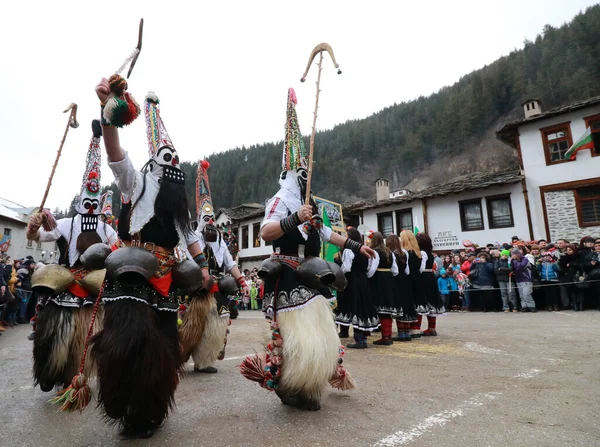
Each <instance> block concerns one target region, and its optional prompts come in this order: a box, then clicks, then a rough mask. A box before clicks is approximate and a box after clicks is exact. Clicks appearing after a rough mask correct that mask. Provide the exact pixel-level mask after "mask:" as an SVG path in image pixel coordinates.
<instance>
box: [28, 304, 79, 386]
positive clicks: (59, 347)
mask: <svg viewBox="0 0 600 447" xmlns="http://www.w3.org/2000/svg"><path fill="white" fill-rule="evenodd" d="M73 329H74V324H73V309H71V308H69V307H61V306H58V305H56V304H54V303H52V302H49V303H48V304H47V305H46V306H45V307H44V308H43V309H42V310H41V312H40V315H39V319H38V322H37V329H36V333H35V338H34V339H33V378H34V384H35V385H40V388H41V389H42V391H46V392H47V391H51V390H52V388H54V385H55V384H56V383H57V382H63V379H64V373H65V368H66V366H67V363H68V361H69V348H70V346H71V341H72V338H73ZM69 383H70V382H69V381H67V382H65V383H64V384H65V386H68V385H69Z"/></svg>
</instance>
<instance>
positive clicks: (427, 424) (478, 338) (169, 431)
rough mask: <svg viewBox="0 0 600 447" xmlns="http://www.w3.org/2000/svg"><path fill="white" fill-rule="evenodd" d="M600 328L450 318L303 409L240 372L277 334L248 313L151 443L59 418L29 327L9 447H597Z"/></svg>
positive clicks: (389, 350) (3, 367) (354, 363)
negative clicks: (38, 383) (41, 383)
mask: <svg viewBox="0 0 600 447" xmlns="http://www.w3.org/2000/svg"><path fill="white" fill-rule="evenodd" d="M424 324H425V323H424ZM599 326H600V312H598V311H586V312H577V313H574V312H538V313H537V314H503V313H488V314H475V313H473V314H450V315H448V316H445V317H442V318H439V321H438V334H439V336H438V337H431V338H422V339H420V340H418V341H413V342H411V343H395V344H394V345H393V346H391V347H377V348H376V347H374V346H371V347H370V348H369V349H366V350H360V351H349V352H348V354H347V355H346V363H345V364H346V365H347V368H348V370H349V371H350V372H351V373H352V375H353V376H354V378H355V380H356V382H357V383H358V389H356V390H353V391H350V392H344V393H342V392H338V391H333V390H332V391H330V392H328V393H326V395H325V397H324V399H323V402H322V404H323V408H322V410H321V411H319V412H315V413H304V412H299V411H297V410H294V409H292V408H289V407H284V406H283V405H281V404H280V402H279V399H278V398H277V397H276V396H275V395H274V394H270V393H268V392H266V391H265V390H263V389H262V388H260V387H259V386H258V385H257V384H255V383H252V382H249V381H247V380H246V379H244V378H243V377H242V376H241V375H240V374H239V372H238V369H237V365H238V364H239V362H240V361H241V359H242V358H243V356H244V355H245V354H250V353H253V352H255V351H259V350H261V344H262V342H264V341H265V340H266V339H267V336H268V326H267V324H266V323H265V322H264V320H263V319H262V316H261V315H259V313H258V312H251V311H247V312H242V313H241V315H240V318H238V319H237V320H235V321H234V322H233V324H232V326H231V335H230V339H229V343H228V345H227V357H226V359H225V360H224V361H222V362H220V363H219V364H218V365H217V366H218V367H219V373H218V374H216V375H201V374H197V373H193V371H192V365H187V371H188V374H187V376H186V377H185V378H184V379H183V381H182V383H181V384H180V386H179V389H178V390H177V395H176V401H177V408H176V409H175V411H174V412H173V413H172V415H171V417H170V418H169V420H168V421H167V423H166V425H165V426H164V428H163V429H162V430H160V431H159V432H157V433H156V435H155V436H154V437H153V438H152V439H150V440H144V441H122V440H120V439H119V437H118V434H117V431H116V429H115V428H113V427H110V426H107V425H105V424H104V423H103V422H102V420H101V418H100V416H99V413H98V411H97V410H96V408H95V407H94V406H93V405H91V406H90V407H89V408H88V409H87V410H86V411H85V412H84V413H83V414H61V413H57V412H56V410H55V409H54V408H53V407H51V406H50V404H48V403H47V400H48V399H49V398H50V397H51V396H50V395H49V394H45V393H42V392H41V391H40V390H39V389H38V388H36V389H33V387H32V381H31V342H30V341H28V340H27V339H26V336H27V333H28V331H29V327H28V326H27V327H26V326H19V327H17V328H15V329H12V330H11V329H7V330H6V331H5V332H4V334H3V335H2V336H1V337H0V391H1V395H2V403H1V404H0V405H1V408H2V411H1V414H2V416H1V418H2V426H1V427H0V445H1V446H3V447H8V446H44V447H50V446H65V445H68V446H115V445H124V446H136V445H148V446H171V445H173V446H176V445H187V446H242V445H243V446H279V447H281V446H317V445H321V446H337V445H344V446H372V445H377V446H394V445H414V446H432V445H435V446H438V447H440V446H564V445H569V446H593V445H600V368H599V365H600V360H599V354H600V327H599ZM344 341H345V342H349V340H344ZM94 386H95V385H94V384H93V387H94Z"/></svg>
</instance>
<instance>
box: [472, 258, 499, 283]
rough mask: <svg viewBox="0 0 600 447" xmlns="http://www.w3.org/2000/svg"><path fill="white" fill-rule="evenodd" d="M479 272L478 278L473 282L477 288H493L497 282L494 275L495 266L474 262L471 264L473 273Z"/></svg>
mask: <svg viewBox="0 0 600 447" xmlns="http://www.w3.org/2000/svg"><path fill="white" fill-rule="evenodd" d="M474 270H477V272H478V273H479V274H478V275H477V277H476V278H475V279H474V280H472V281H471V282H472V283H473V284H474V285H476V286H492V287H494V282H495V280H496V275H495V274H494V264H492V263H491V262H473V263H472V264H471V272H472V271H474Z"/></svg>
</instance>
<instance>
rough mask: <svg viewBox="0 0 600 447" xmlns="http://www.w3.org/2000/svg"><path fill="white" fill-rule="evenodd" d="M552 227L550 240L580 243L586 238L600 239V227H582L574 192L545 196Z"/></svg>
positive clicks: (567, 191)
mask: <svg viewBox="0 0 600 447" xmlns="http://www.w3.org/2000/svg"><path fill="white" fill-rule="evenodd" d="M544 195H545V199H546V212H547V214H548V225H549V227H550V239H551V240H552V241H556V240H557V239H567V240H568V241H570V242H577V243H578V242H579V240H580V239H581V238H582V237H584V236H588V235H589V236H593V237H600V227H584V228H582V227H580V226H579V220H578V219H577V208H576V207H575V195H574V193H573V191H572V190H566V191H553V192H547V193H545V194H544Z"/></svg>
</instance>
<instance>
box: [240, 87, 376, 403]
mask: <svg viewBox="0 0 600 447" xmlns="http://www.w3.org/2000/svg"><path fill="white" fill-rule="evenodd" d="M295 104H296V96H295V93H294V90H293V89H289V91H288V101H287V122H286V137H285V142H284V148H283V166H282V172H281V175H280V177H279V185H280V189H279V191H278V192H277V193H276V194H275V196H273V197H272V198H271V200H269V202H268V203H267V206H266V208H265V218H264V220H263V222H262V225H261V236H262V238H263V239H264V240H265V241H273V250H274V253H273V254H272V255H271V258H270V259H269V260H268V261H267V262H265V263H263V266H262V267H261V272H262V273H261V272H259V274H262V276H263V278H264V279H265V295H264V299H263V311H265V312H266V315H267V317H268V318H270V319H271V320H272V323H271V328H272V329H273V336H272V338H273V342H272V343H271V344H269V346H267V350H268V353H267V354H266V355H263V356H262V357H261V356H260V355H258V356H253V357H248V358H246V360H244V362H243V363H242V365H241V371H242V374H243V375H244V376H245V377H247V378H248V379H250V380H254V381H257V382H259V383H260V384H261V385H262V386H263V387H264V388H266V389H269V390H275V391H276V393H277V395H278V396H279V397H280V399H281V401H282V402H283V403H284V404H287V405H292V406H295V407H298V408H301V409H305V410H313V411H314V410H318V409H320V407H321V405H320V400H321V394H322V392H323V390H324V388H325V387H326V386H327V384H328V382H329V381H330V380H331V379H332V376H334V374H335V373H336V372H337V373H340V374H341V375H342V377H343V375H344V374H345V370H343V367H341V364H340V365H339V367H338V361H339V360H341V358H340V348H339V346H340V340H339V337H338V335H337V331H336V327H335V322H334V318H333V315H332V312H331V308H330V305H329V303H328V301H327V300H326V299H325V298H324V297H323V295H322V294H321V293H320V291H319V289H321V288H322V285H321V284H322V283H319V281H315V280H314V276H315V275H310V274H308V273H310V272H307V270H311V267H310V265H311V262H312V263H313V264H312V265H313V266H314V265H315V263H316V269H326V268H327V267H328V266H329V264H328V263H327V262H326V261H323V260H321V259H320V258H318V256H319V252H320V245H321V238H323V239H324V240H326V241H329V242H331V243H332V244H334V245H337V246H338V247H343V248H347V249H350V250H352V251H353V252H354V253H355V254H357V255H358V253H361V254H362V255H364V256H371V255H373V252H372V250H371V249H369V248H368V247H364V246H363V245H362V244H360V243H359V242H356V241H353V240H351V239H346V238H345V237H342V236H340V235H338V234H337V233H333V232H332V231H331V229H329V228H327V227H323V226H322V225H320V224H319V222H318V221H317V220H316V219H315V218H313V216H314V215H315V214H317V212H316V209H315V208H316V207H313V206H311V205H303V202H304V201H305V195H306V194H307V193H308V192H307V191H306V178H307V170H306V169H307V165H308V160H307V154H306V150H305V148H304V144H303V142H302V135H301V134H300V130H299V128H298V120H297V116H296V110H295ZM311 221H312V222H311ZM309 222H311V227H312V231H305V230H306V228H305V226H304V225H303V224H304V223H309ZM309 261H310V262H309ZM316 261H320V262H322V263H325V267H321V265H322V264H319V263H318V262H316ZM301 262H304V265H301ZM297 270H298V271H297ZM302 272H304V273H307V274H306V275H303V277H304V280H302V282H301V280H300V279H299V278H300V276H301V275H300V274H301V273H302ZM313 272H314V270H313ZM321 273H323V271H321ZM323 276H326V275H323ZM342 353H343V352H342ZM338 377H339V374H338Z"/></svg>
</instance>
